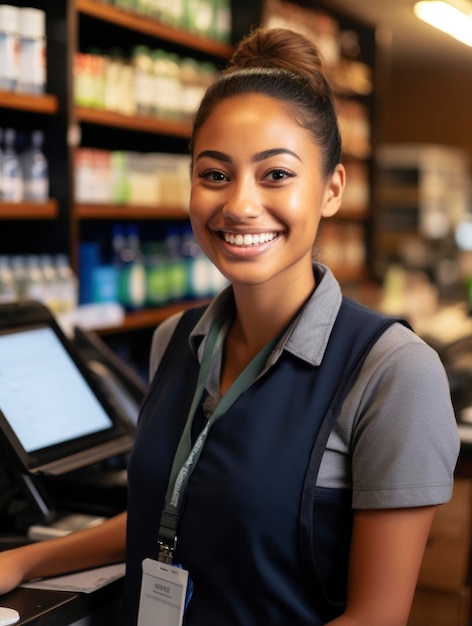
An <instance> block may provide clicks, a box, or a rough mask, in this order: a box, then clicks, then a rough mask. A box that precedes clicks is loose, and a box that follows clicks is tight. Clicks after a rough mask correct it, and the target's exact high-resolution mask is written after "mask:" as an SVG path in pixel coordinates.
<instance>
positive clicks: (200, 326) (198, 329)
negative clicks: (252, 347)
mask: <svg viewBox="0 0 472 626" xmlns="http://www.w3.org/2000/svg"><path fill="white" fill-rule="evenodd" d="M313 270H314V272H315V273H316V275H317V277H318V278H317V287H316V289H315V291H314V292H313V294H312V295H311V296H310V298H309V299H308V300H307V302H306V303H305V305H304V306H303V308H302V309H301V311H300V312H299V314H298V315H297V316H296V317H295V319H294V320H293V321H292V322H291V324H290V326H289V327H288V328H287V331H286V332H285V333H284V335H283V337H282V338H281V340H280V342H279V344H278V345H277V347H276V348H275V351H274V359H273V360H274V361H275V360H276V358H278V355H279V354H280V353H281V352H282V350H286V351H287V352H290V353H291V354H293V355H294V356H296V357H298V358H300V359H303V360H304V361H306V362H308V363H311V364H312V365H320V363H321V361H322V359H323V355H324V353H325V350H326V346H327V344H328V340H329V336H330V334H331V330H332V328H333V325H334V322H335V321H336V317H337V314H338V312H339V308H340V306H341V300H342V294H341V289H340V287H339V284H338V282H337V280H336V279H335V277H334V276H333V274H332V272H331V270H330V269H329V268H327V267H326V266H325V265H322V264H321V263H316V264H315V265H314V268H313ZM233 307H234V300H233V290H232V287H231V286H229V287H227V288H226V289H224V290H223V291H222V292H221V293H219V294H218V295H217V296H216V297H215V298H214V299H213V300H212V302H211V303H210V305H209V306H208V308H207V310H206V311H205V313H204V314H203V315H202V317H201V318H200V320H199V322H198V323H197V325H196V326H195V328H194V329H193V331H192V332H191V334H190V345H191V347H192V350H193V351H194V353H195V354H197V355H198V356H199V357H200V358H201V354H202V351H203V347H204V344H205V340H206V337H207V335H208V332H209V330H210V327H211V324H212V323H213V321H214V320H215V318H216V317H217V316H218V315H219V314H220V312H221V311H222V310H225V311H227V314H226V315H227V319H228V325H229V322H230V320H231V317H232V311H233Z"/></svg>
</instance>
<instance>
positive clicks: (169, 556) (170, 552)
mask: <svg viewBox="0 0 472 626" xmlns="http://www.w3.org/2000/svg"><path fill="white" fill-rule="evenodd" d="M176 545H177V537H176V538H175V539H174V545H173V546H169V545H168V544H167V543H164V542H163V541H159V556H158V561H159V562H160V563H165V564H166V565H172V561H173V558H174V552H175V548H176Z"/></svg>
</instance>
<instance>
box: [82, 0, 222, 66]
mask: <svg viewBox="0 0 472 626" xmlns="http://www.w3.org/2000/svg"><path fill="white" fill-rule="evenodd" d="M76 6H77V10H78V11H79V12H80V13H83V14H84V15H89V16H91V17H94V18H96V19H99V20H103V21H106V22H108V23H112V24H116V25H117V26H121V27H123V28H127V29H129V30H135V31H137V32H140V33H144V34H146V35H150V36H151V37H156V38H157V39H163V40H165V41H168V42H171V43H175V44H178V45H181V46H185V47H186V48H191V49H195V50H199V51H201V52H206V53H207V54H211V55H213V56H218V57H222V58H229V57H230V56H231V54H232V53H233V48H232V47H231V46H230V45H228V44H224V43H220V42H218V41H213V40H212V39H208V38H206V37H202V36H199V35H196V34H194V33H191V32H187V31H185V30H182V29H179V28H174V27H172V26H167V25H166V24H161V23H160V22H158V21H157V20H155V19H153V18H148V17H145V16H141V15H139V14H137V13H132V12H131V11H126V10H124V9H121V8H119V7H114V6H110V5H106V4H103V3H100V2H96V0H76Z"/></svg>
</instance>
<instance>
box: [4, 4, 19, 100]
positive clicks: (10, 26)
mask: <svg viewBox="0 0 472 626" xmlns="http://www.w3.org/2000/svg"><path fill="white" fill-rule="evenodd" d="M17 75H18V8H17V7H14V6H10V5H8V4H2V5H0V89H2V90H4V91H14V89H15V87H16V81H17Z"/></svg>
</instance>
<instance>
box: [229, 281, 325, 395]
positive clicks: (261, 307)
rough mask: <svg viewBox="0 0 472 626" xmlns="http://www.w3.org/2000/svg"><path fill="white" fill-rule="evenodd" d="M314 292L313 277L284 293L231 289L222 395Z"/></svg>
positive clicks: (263, 288)
mask: <svg viewBox="0 0 472 626" xmlns="http://www.w3.org/2000/svg"><path fill="white" fill-rule="evenodd" d="M314 288H315V280H314V277H313V279H312V280H311V281H304V282H303V283H302V282H300V283H299V284H292V285H290V287H288V288H287V290H286V293H281V292H280V290H277V291H276V292H274V290H272V289H271V288H270V286H267V287H266V288H265V287H264V286H262V287H261V286H257V287H256V286H246V285H244V286H241V285H237V286H233V293H234V300H235V315H234V319H233V322H232V325H231V328H230V330H229V332H228V334H227V336H226V340H225V346H224V356H223V368H222V375H221V392H222V393H225V392H226V391H227V389H228V388H229V387H230V386H231V384H232V383H233V381H234V380H235V379H236V377H237V376H238V375H239V374H240V373H241V372H242V370H243V369H244V368H245V367H246V366H247V365H248V364H249V363H250V362H251V360H252V359H253V358H254V357H255V356H256V354H257V353H258V352H260V350H262V348H263V347H264V346H265V345H267V344H268V343H269V341H272V339H274V337H276V336H277V335H278V334H279V333H281V332H282V331H283V330H284V329H285V328H286V327H287V326H288V325H289V323H290V322H291V321H292V320H293V318H294V317H295V315H296V314H297V313H298V311H299V310H300V309H301V308H302V306H303V305H304V303H305V302H306V301H307V300H308V298H309V297H310V296H311V294H312V293H313V290H314Z"/></svg>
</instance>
